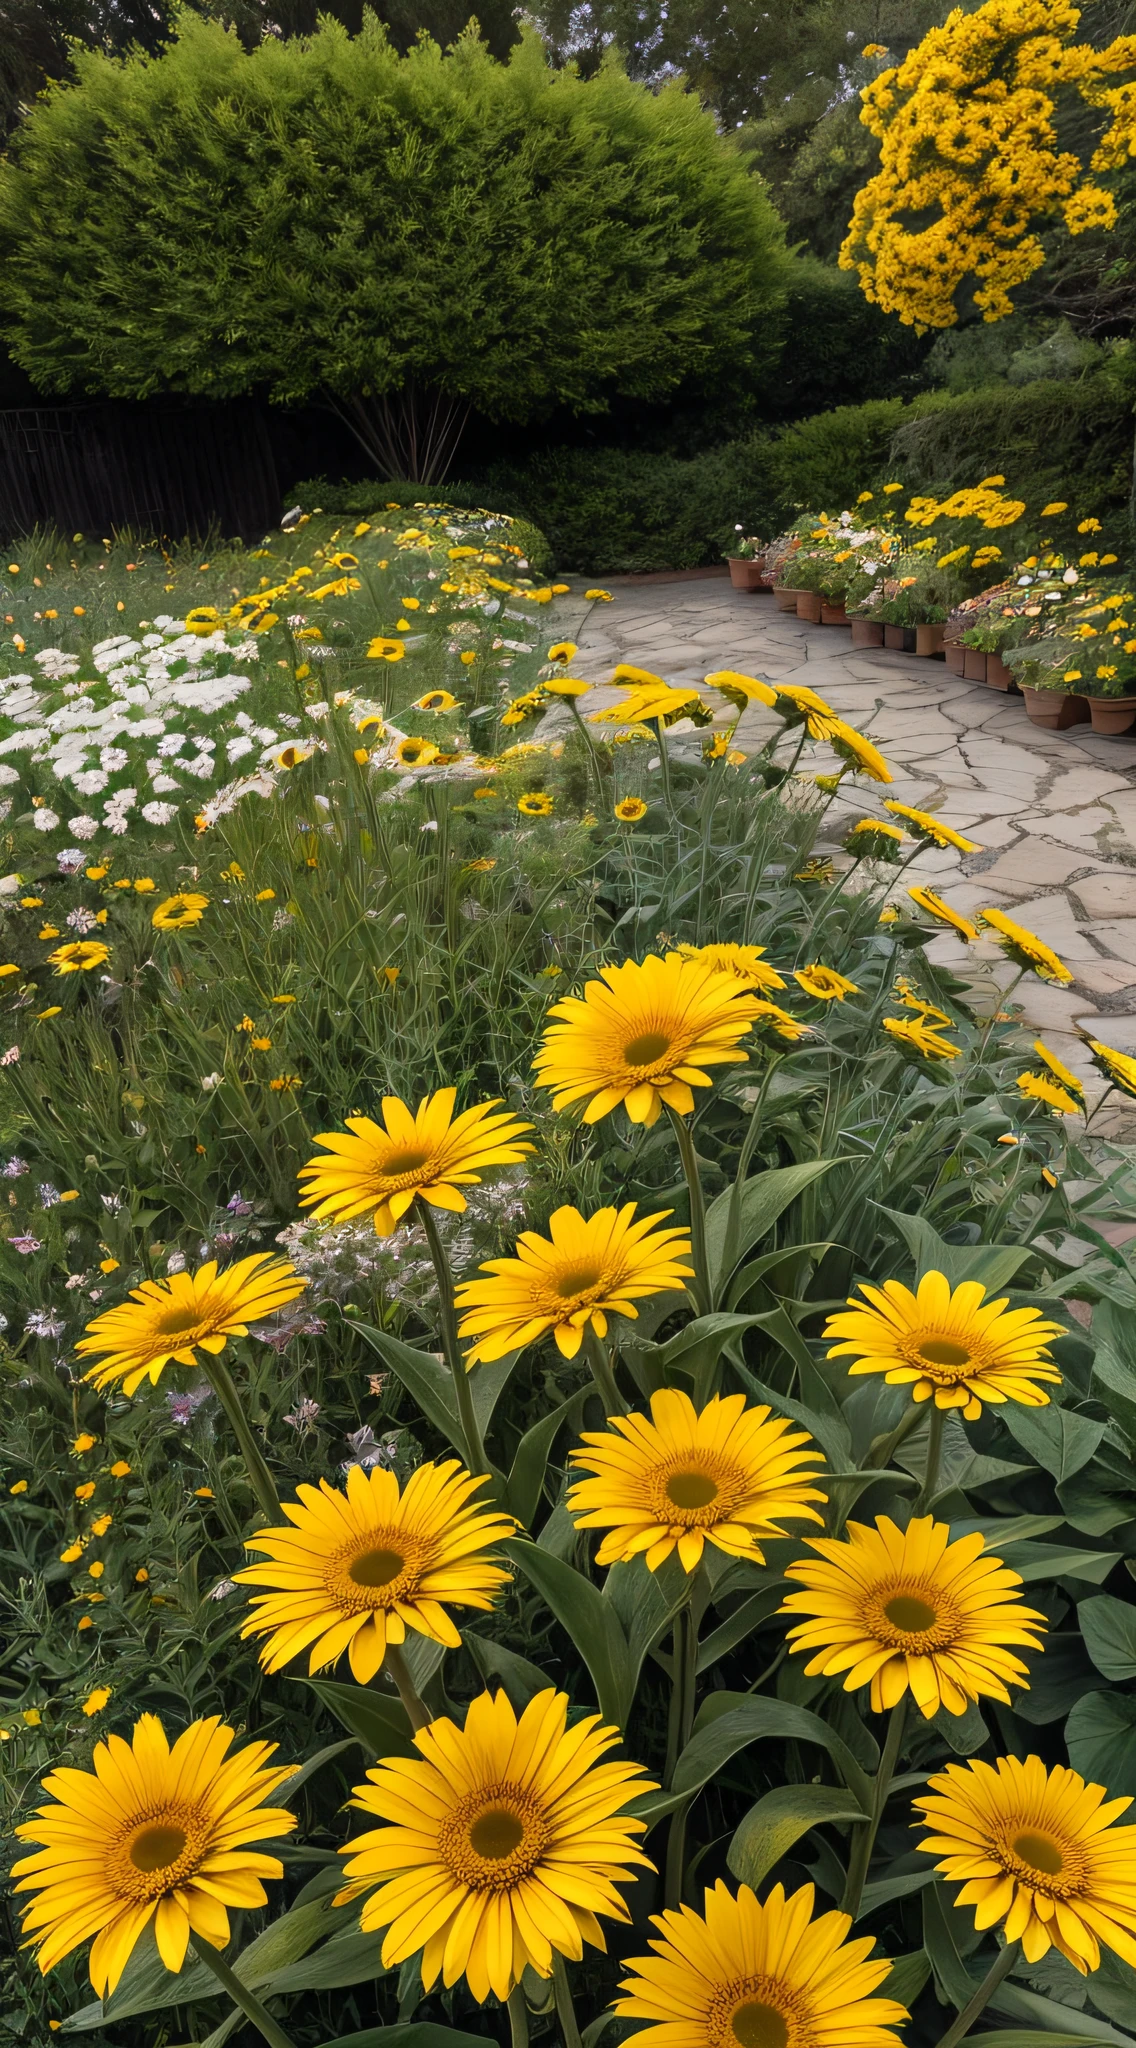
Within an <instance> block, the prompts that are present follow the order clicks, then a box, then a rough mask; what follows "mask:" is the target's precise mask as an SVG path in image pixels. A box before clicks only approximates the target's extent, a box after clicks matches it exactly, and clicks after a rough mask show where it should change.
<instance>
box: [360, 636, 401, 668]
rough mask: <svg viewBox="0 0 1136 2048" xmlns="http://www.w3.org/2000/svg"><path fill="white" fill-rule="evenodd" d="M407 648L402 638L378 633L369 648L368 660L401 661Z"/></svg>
mask: <svg viewBox="0 0 1136 2048" xmlns="http://www.w3.org/2000/svg"><path fill="white" fill-rule="evenodd" d="M405 653H406V648H405V647H404V646H403V643H402V641H401V640H392V639H388V637H387V636H386V634H384V633H376V635H375V638H374V639H373V640H372V641H371V644H370V646H369V647H368V649H367V660H368V661H401V660H402V657H403V655H404V654H405Z"/></svg>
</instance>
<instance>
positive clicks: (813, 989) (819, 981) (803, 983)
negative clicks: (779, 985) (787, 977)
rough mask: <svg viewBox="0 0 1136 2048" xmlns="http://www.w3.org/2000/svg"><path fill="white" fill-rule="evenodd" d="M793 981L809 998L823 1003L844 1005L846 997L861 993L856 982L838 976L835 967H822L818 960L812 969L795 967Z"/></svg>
mask: <svg viewBox="0 0 1136 2048" xmlns="http://www.w3.org/2000/svg"><path fill="white" fill-rule="evenodd" d="M793 980H794V981H795V982H797V983H798V984H799V985H800V987H801V988H803V989H804V991H805V994H806V995H807V996H816V997H817V998H818V1000H819V1001H820V1002H822V1003H832V1002H837V1003H842V1002H843V1001H844V998H845V996H858V995H859V993H860V990H859V987H858V986H857V984H856V982H854V981H849V980H848V978H847V976H846V975H843V974H838V973H837V972H836V969H835V967H822V966H821V964H820V962H819V961H818V960H814V961H813V963H812V966H811V967H795V968H794V969H793Z"/></svg>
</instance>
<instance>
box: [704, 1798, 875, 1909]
mask: <svg viewBox="0 0 1136 2048" xmlns="http://www.w3.org/2000/svg"><path fill="white" fill-rule="evenodd" d="M866 1819H867V1815H866V1814H865V1813H864V1812H863V1811H862V1810H861V1808H860V1807H858V1806H857V1805H856V1803H855V1801H854V1799H853V1798H852V1795H851V1793H849V1792H846V1791H844V1790H842V1789H841V1787H840V1786H838V1785H775V1786H774V1788H773V1790H772V1791H771V1792H766V1793H765V1794H764V1795H763V1797H762V1798H761V1799H758V1800H757V1801H755V1803H754V1805H753V1806H751V1807H750V1810H749V1812H748V1813H747V1814H746V1816H745V1819H744V1820H743V1821H742V1822H741V1823H740V1824H739V1826H738V1827H737V1828H736V1829H735V1830H734V1838H733V1841H732V1842H731V1843H730V1846H729V1848H728V1850H727V1851H726V1861H727V1863H728V1864H729V1866H730V1869H731V1870H732V1871H733V1873H734V1876H735V1877H736V1878H739V1879H740V1881H741V1882H742V1884H748V1885H753V1886H755V1887H756V1886H757V1885H759V1884H760V1883H761V1881H762V1879H763V1878H764V1877H766V1876H767V1875H768V1873H769V1872H770V1871H771V1870H772V1869H773V1866H774V1864H776V1863H779V1862H780V1861H781V1858H782V1856H787V1855H788V1853H789V1851H790V1849H791V1848H792V1846H793V1844H794V1842H798V1841H800V1838H801V1836H802V1835H807V1834H808V1832H809V1829H810V1828H815V1827H819V1826H820V1825H821V1823H822V1821H842V1822H843V1821H866Z"/></svg>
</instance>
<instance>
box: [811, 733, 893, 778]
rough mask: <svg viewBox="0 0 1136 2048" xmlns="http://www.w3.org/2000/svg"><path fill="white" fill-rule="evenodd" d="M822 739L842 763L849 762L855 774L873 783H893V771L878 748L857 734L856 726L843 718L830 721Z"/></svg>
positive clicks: (861, 734)
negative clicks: (867, 778) (869, 779)
mask: <svg viewBox="0 0 1136 2048" xmlns="http://www.w3.org/2000/svg"><path fill="white" fill-rule="evenodd" d="M822 737H823V738H824V739H826V740H827V741H828V744H829V746H830V747H832V748H834V750H835V751H836V753H838V754H839V755H840V758H841V760H842V761H847V763H848V765H849V767H850V768H851V769H852V772H853V774H859V775H867V776H869V777H870V778H871V780H872V781H873V782H890V781H891V769H890V768H889V767H888V764H887V762H886V761H885V760H884V757H883V755H882V754H881V753H880V751H879V749H878V747H874V746H873V745H872V742H871V740H866V739H865V738H864V735H863V733H862V732H857V731H856V728H855V726H852V725H846V724H845V722H844V720H843V719H842V718H834V719H830V721H829V725H828V731H827V732H826V733H824V734H823V735H822Z"/></svg>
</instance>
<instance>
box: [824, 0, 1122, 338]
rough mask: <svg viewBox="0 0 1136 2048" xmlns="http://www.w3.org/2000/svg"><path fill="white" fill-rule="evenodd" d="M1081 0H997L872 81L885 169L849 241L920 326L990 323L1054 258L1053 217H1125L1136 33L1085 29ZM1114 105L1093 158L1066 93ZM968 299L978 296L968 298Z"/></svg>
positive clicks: (884, 290) (1101, 107)
mask: <svg viewBox="0 0 1136 2048" xmlns="http://www.w3.org/2000/svg"><path fill="white" fill-rule="evenodd" d="M1080 19H1081V16H1080V11H1079V9H1078V8H1076V7H1074V6H1072V5H1070V4H1069V0H986V4H985V5H984V6H982V7H979V8H977V9H976V10H975V11H974V13H972V14H963V13H962V12H961V11H960V10H959V9H957V8H956V9H955V10H954V12H953V13H952V14H950V15H949V16H948V18H947V20H946V22H945V23H944V24H943V26H942V27H941V28H934V29H932V30H931V31H930V33H929V34H928V35H926V36H925V37H924V38H923V41H922V42H921V43H920V44H919V46H918V48H917V49H915V50H913V51H911V53H910V55H909V56H907V57H906V58H905V59H904V60H903V62H902V63H901V64H899V65H895V66H889V67H888V68H887V69H886V70H884V71H882V72H881V73H880V75H879V77H878V78H877V79H875V81H874V82H873V83H872V84H871V85H870V86H868V87H867V88H866V89H865V91H864V93H863V100H864V106H863V110H862V112H861V115H860V119H861V120H862V121H863V123H864V125H865V126H866V127H867V128H869V129H870V130H871V132H872V134H873V135H875V136H876V137H877V138H878V141H879V144H880V151H881V157H880V166H879V169H878V171H877V172H876V174H875V176H874V177H873V178H870V179H869V180H868V183H867V184H866V185H864V186H863V188H862V189H861V191H860V192H859V193H858V194H857V197H856V202H855V206H854V209H853V214H852V220H851V222H850V224H849V228H848V233H847V235H846V237H845V240H844V243H843V245H842V247H841V251H840V259H839V260H840V265H841V268H842V269H844V270H854V271H855V272H856V273H857V274H858V276H859V280H860V285H861V288H862V289H863V291H864V293H865V295H866V296H867V298H869V299H871V300H872V301H874V302H875V303H876V304H877V305H879V306H881V307H882V308H883V309H884V310H885V312H892V313H897V314H898V315H899V318H900V320H901V321H903V322H904V323H905V324H907V325H909V326H916V327H920V328H926V327H953V326H954V325H955V324H956V323H957V322H958V320H959V318H960V313H961V312H963V311H966V310H969V308H967V307H966V305H965V297H966V291H965V288H966V287H968V286H969V287H970V300H971V304H972V305H973V307H974V308H976V309H977V310H978V311H979V312H980V313H981V315H982V317H983V319H984V320H987V321H993V320H1001V319H1002V318H1004V317H1005V315H1006V314H1008V313H1012V312H1013V310H1014V306H1013V300H1012V298H1011V293H1012V292H1013V291H1014V290H1015V289H1016V288H1017V287H1018V286H1019V285H1021V284H1023V283H1024V282H1025V280H1026V279H1027V278H1029V277H1031V276H1032V275H1033V273H1034V272H1035V271H1036V270H1038V269H1039V268H1040V266H1041V265H1042V263H1043V262H1044V260H1045V252H1044V249H1043V246H1042V243H1041V240H1040V237H1039V234H1038V228H1039V227H1040V226H1041V224H1042V223H1043V222H1045V221H1047V220H1054V219H1055V218H1060V219H1061V220H1063V222H1064V225H1065V227H1066V229H1067V230H1068V232H1069V233H1070V234H1072V235H1079V234H1083V233H1084V232H1085V230H1086V229H1088V228H1096V227H1102V228H1108V227H1112V226H1113V225H1114V224H1115V221H1116V205H1115V201H1114V199H1113V197H1112V194H1111V192H1110V191H1109V190H1108V188H1107V185H1105V184H1103V183H1102V182H1101V179H1102V177H1107V175H1108V174H1109V173H1110V172H1114V171H1116V170H1118V169H1120V168H1121V166H1122V165H1124V164H1125V163H1126V162H1127V161H1128V160H1129V158H1131V157H1133V156H1136V36H1132V35H1124V36H1118V37H1117V38H1116V39H1115V40H1114V41H1113V42H1111V43H1110V44H1109V45H1108V46H1107V48H1105V49H1102V50H1097V49H1094V48H1093V47H1092V46H1091V44H1089V43H1085V42H1078V41H1077V40H1076V36H1077V30H1078V26H1079V23H1080ZM1078 99H1079V100H1080V101H1082V102H1084V103H1085V104H1086V105H1087V106H1089V107H1090V108H1093V109H1096V110H1098V119H1099V124H1100V126H1099V132H1098V135H1097V140H1096V146H1095V148H1094V149H1093V151H1092V154H1091V156H1090V157H1089V158H1088V161H1085V160H1084V159H1083V158H1082V157H1081V156H1080V155H1078V154H1077V153H1075V152H1074V151H1073V150H1071V149H1065V148H1062V147H1061V146H1060V137H1059V132H1058V127H1059V119H1060V115H1061V113H1062V110H1063V106H1065V105H1068V104H1070V103H1072V104H1073V105H1075V104H1076V102H1077V100H1078ZM960 298H961V299H962V300H963V304H961V305H960Z"/></svg>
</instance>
